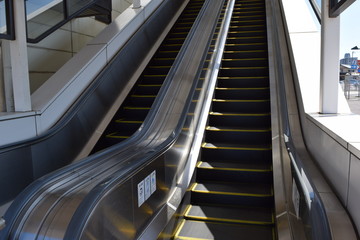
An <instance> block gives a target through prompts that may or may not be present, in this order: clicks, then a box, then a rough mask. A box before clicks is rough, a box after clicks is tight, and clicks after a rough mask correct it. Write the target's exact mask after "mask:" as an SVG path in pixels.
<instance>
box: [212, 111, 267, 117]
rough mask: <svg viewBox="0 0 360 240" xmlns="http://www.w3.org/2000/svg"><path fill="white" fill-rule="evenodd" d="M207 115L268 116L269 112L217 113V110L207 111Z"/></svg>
mask: <svg viewBox="0 0 360 240" xmlns="http://www.w3.org/2000/svg"><path fill="white" fill-rule="evenodd" d="M209 115H213V116H244V117H252V116H253V117H262V116H270V113H219V112H209Z"/></svg>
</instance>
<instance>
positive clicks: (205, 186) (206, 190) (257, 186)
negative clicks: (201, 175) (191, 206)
mask: <svg viewBox="0 0 360 240" xmlns="http://www.w3.org/2000/svg"><path fill="white" fill-rule="evenodd" d="M191 191H192V192H196V193H203V194H213V195H231V196H249V197H259V198H262V197H265V198H267V197H272V196H273V189H272V185H271V184H270V183H269V184H267V183H252V184H249V183H232V182H231V183H230V182H205V183H195V184H194V186H193V187H192V188H191Z"/></svg>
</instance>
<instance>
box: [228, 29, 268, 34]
mask: <svg viewBox="0 0 360 240" xmlns="http://www.w3.org/2000/svg"><path fill="white" fill-rule="evenodd" d="M262 32H265V30H253V31H229V34H239V33H262Z"/></svg>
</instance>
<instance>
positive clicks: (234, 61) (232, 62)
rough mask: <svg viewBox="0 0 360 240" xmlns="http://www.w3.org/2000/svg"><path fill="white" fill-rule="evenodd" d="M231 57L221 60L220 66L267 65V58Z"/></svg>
mask: <svg viewBox="0 0 360 240" xmlns="http://www.w3.org/2000/svg"><path fill="white" fill-rule="evenodd" d="M234 57H235V56H233V58H231V59H226V58H224V60H223V61H222V62H221V65H222V67H225V68H226V67H259V66H263V67H265V66H268V60H267V59H266V58H243V59H241V58H240V59H239V58H234Z"/></svg>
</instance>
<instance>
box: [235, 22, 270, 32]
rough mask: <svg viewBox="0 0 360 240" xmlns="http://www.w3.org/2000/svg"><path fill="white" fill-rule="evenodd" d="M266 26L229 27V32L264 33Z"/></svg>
mask: <svg viewBox="0 0 360 240" xmlns="http://www.w3.org/2000/svg"><path fill="white" fill-rule="evenodd" d="M265 30H266V26H264V25H262V24H253V25H244V26H236V27H235V26H233V27H230V29H229V32H230V33H231V32H236V31H265Z"/></svg>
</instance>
